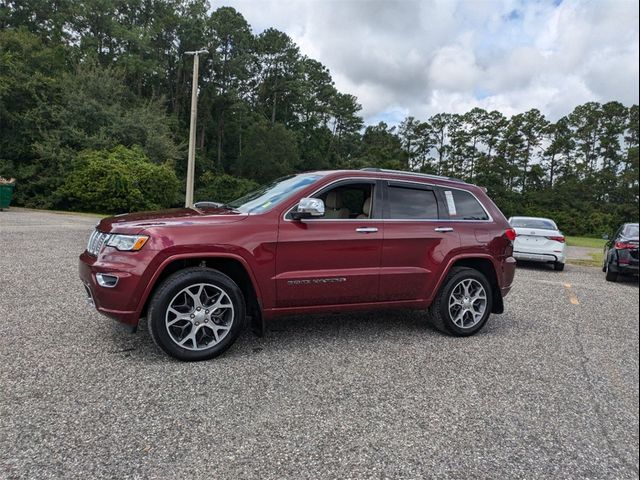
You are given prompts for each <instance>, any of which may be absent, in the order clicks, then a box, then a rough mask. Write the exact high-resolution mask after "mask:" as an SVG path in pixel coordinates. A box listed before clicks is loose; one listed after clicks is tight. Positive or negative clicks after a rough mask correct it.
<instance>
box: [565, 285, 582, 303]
mask: <svg viewBox="0 0 640 480" xmlns="http://www.w3.org/2000/svg"><path fill="white" fill-rule="evenodd" d="M563 285H564V288H565V289H566V290H567V294H568V295H569V303H571V305H580V302H579V301H578V297H577V296H576V292H574V291H573V289H572V288H571V284H570V283H563Z"/></svg>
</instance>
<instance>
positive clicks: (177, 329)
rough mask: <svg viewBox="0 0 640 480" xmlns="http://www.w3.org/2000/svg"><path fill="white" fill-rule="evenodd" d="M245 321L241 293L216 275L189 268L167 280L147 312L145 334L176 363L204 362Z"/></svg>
mask: <svg viewBox="0 0 640 480" xmlns="http://www.w3.org/2000/svg"><path fill="white" fill-rule="evenodd" d="M244 319H245V303H244V298H243V296H242V292H241V291H240V288H238V286H237V285H236V284H235V282H234V281H233V280H231V279H230V278H229V277H227V276H226V275H224V274H223V273H221V272H218V271H216V270H212V269H210V268H201V267H198V268H188V269H185V270H182V271H179V272H177V273H175V274H173V275H172V276H170V277H169V278H167V279H166V280H165V281H164V282H163V283H162V285H161V286H160V288H158V290H157V291H156V293H155V294H154V296H153V300H152V301H151V304H150V307H149V331H150V332H151V337H152V338H153V341H154V342H155V343H156V345H158V346H159V347H160V348H161V349H162V350H164V351H165V352H166V353H168V354H169V355H171V356H172V357H175V358H178V359H180V360H186V361H194V360H208V359H210V358H213V357H215V356H218V355H220V354H221V353H222V352H224V351H225V350H226V349H227V348H229V347H230V346H231V345H232V344H233V342H235V340H236V338H237V337H238V334H239V333H240V330H241V329H242V326H243V324H244Z"/></svg>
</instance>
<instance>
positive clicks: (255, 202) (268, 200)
mask: <svg viewBox="0 0 640 480" xmlns="http://www.w3.org/2000/svg"><path fill="white" fill-rule="evenodd" d="M320 177H321V175H318V174H311V173H304V174H301V175H291V176H288V177H283V178H279V179H278V180H275V181H274V182H273V183H270V184H268V185H264V186H262V187H260V188H258V189H257V190H254V191H253V192H250V193H247V194H246V195H245V196H244V197H240V198H238V199H237V200H234V201H232V202H229V203H227V204H226V205H225V206H226V207H229V208H233V209H234V210H238V211H240V212H242V213H263V212H266V211H267V210H270V209H272V208H273V207H275V206H276V205H278V204H279V203H280V202H282V201H283V200H286V199H287V198H289V197H290V196H291V195H293V194H294V193H296V192H298V191H300V190H302V189H303V188H305V187H306V186H308V185H311V184H312V183H314V182H315V181H316V180H318V179H319V178H320Z"/></svg>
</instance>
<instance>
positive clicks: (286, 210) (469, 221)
mask: <svg viewBox="0 0 640 480" xmlns="http://www.w3.org/2000/svg"><path fill="white" fill-rule="evenodd" d="M345 180H373V181H379V180H382V181H385V180H388V181H394V182H404V183H410V184H414V185H422V186H428V187H435V188H442V189H443V190H446V189H449V190H461V191H463V192H467V193H469V194H470V195H471V196H473V198H475V199H476V201H477V202H478V203H479V204H480V206H481V207H482V209H483V210H484V213H486V214H487V217H488V218H487V220H463V219H451V218H446V219H445V218H443V219H437V218H360V219H358V218H313V219H305V220H304V222H305V223H307V222H356V221H357V222H431V223H434V222H435V223H442V222H456V223H457V222H464V223H492V222H493V216H492V215H491V213H489V211H488V210H487V207H485V206H484V203H482V201H480V199H479V198H478V197H477V196H476V194H475V193H473V192H471V191H469V190H467V189H465V188H460V187H451V186H449V185H446V186H445V185H439V184H437V183H430V182H416V181H413V180H404V179H398V178H380V177H347V178H339V179H336V180H334V181H332V182H330V183H328V184H326V185H324V186H322V187H320V188H318V189H317V190H315V191H313V192H312V193H310V194H309V195H308V197H313V196H314V195H315V194H316V193H318V192H320V191H322V190H324V189H325V188H327V187H330V186H331V185H333V184H334V183H338V182H342V181H345ZM468 185H471V184H468ZM296 205H297V203H295V204H293V205H291V207H289V208H287V209H285V213H284V214H283V215H282V219H283V220H284V221H285V222H297V221H298V220H292V219H288V218H287V215H288V214H289V213H290V212H291V210H293V208H294V207H295V206H296Z"/></svg>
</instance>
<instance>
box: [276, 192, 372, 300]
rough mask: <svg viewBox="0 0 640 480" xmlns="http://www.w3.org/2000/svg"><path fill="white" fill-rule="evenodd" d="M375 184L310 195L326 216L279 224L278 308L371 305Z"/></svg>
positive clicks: (277, 259) (284, 221) (277, 258)
mask: <svg viewBox="0 0 640 480" xmlns="http://www.w3.org/2000/svg"><path fill="white" fill-rule="evenodd" d="M376 195H377V189H376V184H375V181H373V180H372V181H365V180H345V181H340V182H337V183H335V184H332V185H330V186H328V187H326V188H324V189H322V190H321V191H319V192H317V193H316V194H314V195H313V197H315V198H321V199H322V200H323V201H324V202H325V205H326V209H325V216H324V217H323V218H318V219H308V220H303V221H294V220H292V219H290V218H288V215H285V217H284V218H281V219H280V226H279V232H278V244H277V251H276V289H277V306H278V307H280V308H286V307H302V306H316V305H317V306H326V305H344V304H354V303H366V302H375V301H376V300H377V299H378V282H379V270H380V255H381V251H382V238H383V233H384V232H383V223H382V221H381V219H380V216H381V212H380V210H381V209H380V207H381V205H379V204H380V201H379V199H378V198H377V197H376Z"/></svg>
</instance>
